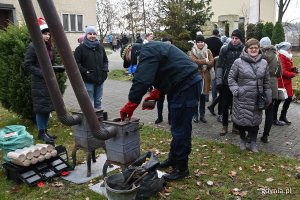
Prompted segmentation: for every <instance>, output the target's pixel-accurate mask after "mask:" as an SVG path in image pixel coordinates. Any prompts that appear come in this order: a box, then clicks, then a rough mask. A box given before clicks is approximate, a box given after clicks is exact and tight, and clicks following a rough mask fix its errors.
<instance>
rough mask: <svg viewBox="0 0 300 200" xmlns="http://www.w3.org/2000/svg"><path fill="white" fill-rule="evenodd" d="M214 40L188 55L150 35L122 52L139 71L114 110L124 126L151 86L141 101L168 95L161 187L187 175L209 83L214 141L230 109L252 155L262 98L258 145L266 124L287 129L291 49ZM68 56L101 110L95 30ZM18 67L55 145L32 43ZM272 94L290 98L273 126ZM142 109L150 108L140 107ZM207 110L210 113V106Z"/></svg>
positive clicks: (41, 129)
mask: <svg viewBox="0 0 300 200" xmlns="http://www.w3.org/2000/svg"><path fill="white" fill-rule="evenodd" d="M40 27H41V32H42V35H43V39H44V42H45V45H46V48H47V50H48V54H49V58H50V60H51V61H52V63H53V64H54V61H55V56H54V55H55V54H54V51H53V47H52V45H51V40H50V32H49V29H48V27H46V28H45V27H43V26H42V25H41V26H40ZM218 34H219V33H218V31H217V30H214V31H213V35H212V36H211V37H210V38H207V39H205V38H204V36H203V35H198V36H197V37H196V39H195V44H194V46H193V47H192V49H191V52H190V55H189V56H188V55H186V54H185V53H184V52H183V51H181V50H180V49H178V48H177V47H175V46H174V45H172V44H171V43H172V41H170V40H169V41H165V42H156V41H151V40H152V39H153V34H150V35H148V36H147V37H148V38H149V40H148V39H147V41H146V42H143V43H144V44H141V43H140V44H134V45H131V44H130V45H126V46H125V45H124V46H123V48H122V49H121V57H122V59H123V60H124V67H129V66H130V65H137V66H138V67H137V70H136V73H135V75H134V78H133V81H132V82H133V84H132V87H131V89H130V92H129V100H128V102H127V103H126V104H125V106H124V107H123V108H122V109H121V110H120V117H121V120H125V119H126V118H128V119H129V120H130V118H131V117H132V115H133V112H134V110H135V109H136V108H137V107H138V106H139V104H140V103H141V101H142V99H143V96H144V95H145V94H146V93H147V92H148V91H149V88H151V87H153V89H152V90H151V92H150V93H149V95H148V96H147V97H146V98H144V101H149V100H153V101H155V102H156V101H158V100H161V99H162V97H164V96H165V95H167V99H168V108H169V111H170V115H169V120H168V121H169V124H170V126H171V134H172V141H171V143H170V150H169V155H168V158H167V159H166V160H165V161H164V162H162V163H161V165H160V167H161V168H165V167H169V166H171V167H172V171H171V172H170V173H168V174H165V175H164V178H165V179H166V180H177V179H180V178H183V177H186V176H188V175H189V170H188V159H189V154H190V153H191V148H192V143H191V132H192V121H194V122H199V120H200V121H201V122H203V123H207V120H206V119H205V102H207V101H208V96H209V89H210V84H211V83H213V84H212V89H213V99H212V100H213V102H215V101H216V99H218V102H219V109H218V110H219V111H218V113H219V114H221V115H222V120H221V121H222V125H223V128H222V129H223V130H222V132H221V133H220V135H221V136H224V135H226V134H227V133H228V121H229V111H230V110H231V109H232V121H233V124H234V126H233V127H234V128H235V129H236V130H238V132H239V134H240V149H241V150H245V149H246V142H247V136H246V132H247V133H248V137H249V138H250V143H251V144H250V149H251V151H253V152H258V149H257V145H256V139H257V134H258V129H259V125H260V123H261V122H262V109H261V108H260V107H259V105H258V99H259V98H258V96H259V95H262V96H263V97H264V98H263V100H264V101H263V103H264V109H265V114H266V119H265V127H264V133H263V136H262V138H261V140H262V141H263V142H268V136H269V133H270V129H271V126H272V124H274V125H278V126H282V125H284V124H291V122H290V121H289V120H288V119H287V110H288V108H289V105H290V103H291V100H292V96H293V90H292V82H291V79H292V78H293V77H295V76H296V75H297V74H298V71H297V69H296V68H295V67H294V66H293V61H292V54H291V44H290V43H288V42H282V43H280V44H278V45H276V48H275V47H274V46H272V45H271V42H270V39H269V38H262V39H261V41H258V40H256V39H253V38H252V39H249V40H248V41H246V42H245V44H243V43H242V41H243V35H242V33H241V31H239V30H234V31H233V32H232V34H231V38H230V39H231V41H230V42H229V41H228V40H226V42H227V44H226V45H224V43H222V42H221V40H220V39H219V37H218ZM224 41H225V40H224ZM74 57H75V59H76V62H77V64H78V67H79V70H80V73H81V75H82V78H83V81H84V83H85V86H86V89H87V92H88V94H89V96H90V99H91V102H92V103H93V105H94V108H95V109H101V99H102V95H103V83H104V81H105V80H106V78H107V73H108V59H107V55H106V52H105V49H104V47H103V46H101V45H100V44H99V41H98V39H97V30H96V28H95V27H93V26H89V27H87V28H86V31H85V36H84V37H83V39H82V41H81V44H80V45H79V46H78V47H77V48H76V50H75V52H74ZM24 65H25V68H26V70H27V71H28V72H30V73H31V77H32V97H33V104H34V112H35V113H36V121H37V126H38V134H39V135H38V138H39V139H42V140H44V141H45V142H46V143H53V142H54V138H55V136H53V135H51V134H49V133H48V132H47V125H48V120H49V116H50V113H51V111H53V106H52V103H51V99H50V97H49V93H48V91H47V87H46V83H45V81H44V79H43V75H42V73H41V68H40V66H39V63H38V60H37V57H36V53H35V51H34V46H33V45H32V44H30V45H29V47H28V51H27V53H26V56H25V64H24ZM278 87H284V88H285V89H286V90H287V95H288V98H287V99H285V100H284V104H283V109H282V111H281V115H280V117H279V119H277V112H278V106H279V105H280V103H281V101H282V100H280V99H278V93H277V92H278ZM217 91H218V93H219V96H218V95H217ZM41 94H42V96H41ZM143 109H145V110H148V109H153V108H152V107H146V106H143ZM208 109H209V111H210V112H211V113H212V114H214V110H213V106H212V105H211V106H209V107H208ZM161 121H162V119H161Z"/></svg>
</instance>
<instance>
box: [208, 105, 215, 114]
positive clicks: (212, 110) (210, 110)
mask: <svg viewBox="0 0 300 200" xmlns="http://www.w3.org/2000/svg"><path fill="white" fill-rule="evenodd" d="M207 109H208V110H209V112H210V113H211V114H212V115H214V116H215V115H216V113H215V111H214V107H213V105H210V106H207Z"/></svg>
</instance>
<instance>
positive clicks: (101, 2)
mask: <svg viewBox="0 0 300 200" xmlns="http://www.w3.org/2000/svg"><path fill="white" fill-rule="evenodd" d="M115 16H116V10H115V9H112V4H111V3H110V1H109V0H97V4H96V17H97V24H98V30H99V33H100V34H99V35H100V42H101V43H102V42H103V39H104V38H105V37H106V35H107V34H108V32H109V31H112V25H113V24H114V22H115V21H116V17H115Z"/></svg>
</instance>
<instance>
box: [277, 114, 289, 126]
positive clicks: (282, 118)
mask: <svg viewBox="0 0 300 200" xmlns="http://www.w3.org/2000/svg"><path fill="white" fill-rule="evenodd" d="M279 120H280V121H282V122H284V123H285V124H286V125H290V124H291V123H292V122H290V121H289V120H288V119H287V118H286V112H281V115H280V117H279Z"/></svg>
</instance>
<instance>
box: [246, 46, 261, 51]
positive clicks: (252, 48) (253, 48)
mask: <svg viewBox="0 0 300 200" xmlns="http://www.w3.org/2000/svg"><path fill="white" fill-rule="evenodd" d="M248 49H250V50H255V51H257V50H258V49H259V48H258V47H249V48H248Z"/></svg>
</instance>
